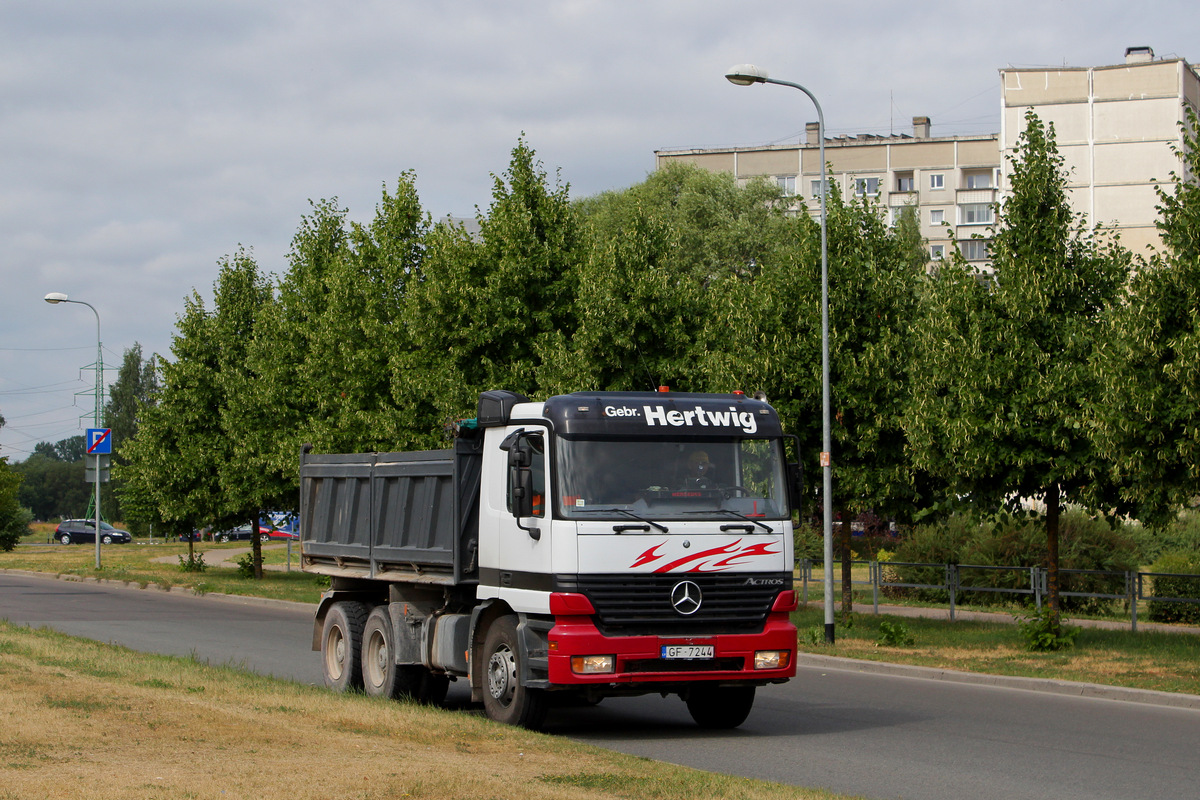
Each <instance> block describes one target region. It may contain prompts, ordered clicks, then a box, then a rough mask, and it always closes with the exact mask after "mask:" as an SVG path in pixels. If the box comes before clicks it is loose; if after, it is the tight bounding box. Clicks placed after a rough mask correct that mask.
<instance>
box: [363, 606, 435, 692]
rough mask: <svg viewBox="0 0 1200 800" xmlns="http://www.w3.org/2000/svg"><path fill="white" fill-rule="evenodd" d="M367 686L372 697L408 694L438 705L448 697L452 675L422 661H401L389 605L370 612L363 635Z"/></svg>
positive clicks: (364, 680)
mask: <svg viewBox="0 0 1200 800" xmlns="http://www.w3.org/2000/svg"><path fill="white" fill-rule="evenodd" d="M362 676H363V690H364V691H365V692H366V693H367V694H368V695H370V696H372V697H387V698H389V699H391V700H399V699H400V698H408V699H410V700H416V701H417V702H418V703H425V704H427V705H437V704H438V703H441V702H442V701H443V700H445V699H446V691H447V690H448V689H449V688H450V679H449V678H447V677H446V676H445V675H440V674H434V673H433V672H430V671H429V670H428V669H426V668H425V667H423V666H421V665H420V664H397V663H396V646H395V633H394V631H393V630H392V620H391V615H390V614H388V610H387V606H376V607H375V608H374V609H372V610H371V613H370V614H368V615H367V622H366V624H365V625H364V626H363V635H362Z"/></svg>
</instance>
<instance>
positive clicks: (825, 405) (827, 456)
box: [725, 64, 834, 644]
mask: <svg viewBox="0 0 1200 800" xmlns="http://www.w3.org/2000/svg"><path fill="white" fill-rule="evenodd" d="M725 78H726V80H728V81H729V82H730V83H732V84H735V85H737V86H750V85H752V84H755V83H774V84H778V85H779V86H791V87H792V88H793V89H799V90H800V91H802V92H804V93H805V94H806V95H808V99H809V100H812V102H813V105H814V106H816V107H817V140H818V141H819V143H820V144H819V147H820V158H821V182H820V187H821V470H822V472H823V477H824V492H823V496H824V499H825V525H824V534H825V641H826V642H828V643H830V644H833V639H834V636H833V456H832V452H833V447H832V444H831V441H830V433H829V253H828V248H827V246H826V238H825V229H826V219H827V213H826V205H825V194H826V190H827V188H828V187H827V186H826V181H825V114H824V113H823V112H822V111H821V104H820V103H818V102H817V98H816V97H814V96H813V93H812V92H810V91H809V90H808V89H805V88H804V87H803V86H801V85H800V84H798V83H791V82H790V81H780V80H776V79H775V78H769V77H767V71H766V70H764V69H759V68H758V67H756V66H754V65H753V64H739V65H737V66H736V67H730V68H729V70H728V71H727V72H726V73H725Z"/></svg>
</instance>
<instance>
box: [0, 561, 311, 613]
mask: <svg viewBox="0 0 1200 800" xmlns="http://www.w3.org/2000/svg"><path fill="white" fill-rule="evenodd" d="M0 574H8V575H22V576H24V577H26V578H44V579H46V580H59V581H69V582H72V583H96V584H100V585H103V586H107V587H110V588H113V589H130V590H132V591H150V592H162V593H163V594H180V595H190V596H192V597H197V598H203V599H210V600H220V601H222V602H226V603H238V604H240V605H262V606H274V607H275V608H290V609H300V608H306V609H314V610H315V609H316V606H315V605H314V604H312V603H301V602H298V601H296V600H279V599H277V598H274V597H253V596H251V595H245V594H223V593H221V592H197V591H196V590H195V589H192V588H189V587H187V586H169V587H164V586H160V585H158V584H157V583H147V584H142V583H141V582H140V581H122V580H117V579H114V578H96V577H93V576H91V575H71V574H68V573H52V572H37V571H35V570H28V569H9V568H0Z"/></svg>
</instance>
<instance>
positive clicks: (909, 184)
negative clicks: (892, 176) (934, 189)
mask: <svg viewBox="0 0 1200 800" xmlns="http://www.w3.org/2000/svg"><path fill="white" fill-rule="evenodd" d="M916 188H917V186H916V182H915V181H914V180H913V174H912V173H911V172H897V173H896V191H897V192H912V191H915V190H916Z"/></svg>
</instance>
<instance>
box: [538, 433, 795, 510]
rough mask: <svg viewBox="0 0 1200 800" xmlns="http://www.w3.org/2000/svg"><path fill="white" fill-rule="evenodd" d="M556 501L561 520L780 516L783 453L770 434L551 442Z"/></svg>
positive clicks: (784, 498) (783, 496) (783, 501)
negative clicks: (720, 512)
mask: <svg viewBox="0 0 1200 800" xmlns="http://www.w3.org/2000/svg"><path fill="white" fill-rule="evenodd" d="M556 457H557V462H558V483H557V501H558V507H559V511H560V514H561V515H562V516H563V517H565V518H567V519H597V518H599V519H608V518H610V517H611V518H613V519H623V518H626V515H625V514H623V513H622V511H623V510H624V511H630V512H633V513H635V514H638V515H640V516H643V517H647V518H649V519H673V518H674V519H695V518H696V513H697V512H698V511H699V512H703V511H718V510H723V511H732V512H736V513H737V514H741V515H744V516H746V517H751V518H755V519H783V518H784V517H786V516H787V515H788V513H789V512H788V507H787V492H786V489H785V483H784V481H785V478H784V467H783V454H782V448H781V446H780V443H779V442H778V441H776V440H770V439H719V440H707V441H698V440H691V441H687V442H677V441H664V440H653V441H645V440H611V439H610V440H595V439H566V438H562V439H559V440H558V447H557V453H556Z"/></svg>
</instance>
